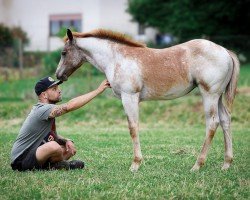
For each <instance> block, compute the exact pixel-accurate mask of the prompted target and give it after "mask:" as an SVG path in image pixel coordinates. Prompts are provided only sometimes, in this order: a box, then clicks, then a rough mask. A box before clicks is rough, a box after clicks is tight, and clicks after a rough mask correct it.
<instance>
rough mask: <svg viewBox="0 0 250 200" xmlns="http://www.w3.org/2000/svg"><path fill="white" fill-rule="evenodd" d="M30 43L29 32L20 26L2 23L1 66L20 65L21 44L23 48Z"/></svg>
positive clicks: (0, 29)
mask: <svg viewBox="0 0 250 200" xmlns="http://www.w3.org/2000/svg"><path fill="white" fill-rule="evenodd" d="M20 41H21V43H20ZM28 43H29V39H28V37H27V33H26V32H25V31H23V30H22V29H21V28H20V27H17V26H16V27H12V28H9V27H7V26H5V25H4V24H0V51H1V54H0V66H15V67H16V66H18V62H19V61H18V51H19V47H20V44H21V45H22V46H21V48H23V47H24V46H25V45H27V44H28ZM19 53H20V52H19Z"/></svg>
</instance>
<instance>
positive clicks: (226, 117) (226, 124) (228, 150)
mask: <svg viewBox="0 0 250 200" xmlns="http://www.w3.org/2000/svg"><path fill="white" fill-rule="evenodd" d="M219 116H220V125H221V127H222V130H223V134H224V142H225V160H224V164H223V166H222V169H228V168H229V167H230V165H231V163H232V161H233V147H232V136H231V130H230V125H231V115H230V113H229V112H228V110H227V108H226V107H225V106H224V105H223V102H222V96H221V97H220V99H219Z"/></svg>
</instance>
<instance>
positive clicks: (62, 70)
mask: <svg viewBox="0 0 250 200" xmlns="http://www.w3.org/2000/svg"><path fill="white" fill-rule="evenodd" d="M67 36H68V40H67V42H66V43H65V46H64V48H63V50H62V53H61V59H60V62H59V64H58V67H57V69H56V77H57V78H58V79H59V80H61V81H66V80H67V79H68V77H69V76H70V75H71V74H72V73H73V72H74V71H75V70H77V69H78V68H79V67H80V66H81V65H82V64H83V62H85V61H86V58H85V56H84V53H83V50H82V49H81V48H80V47H78V46H77V44H76V40H75V39H74V38H73V35H72V32H71V31H70V30H69V29H68V30H67Z"/></svg>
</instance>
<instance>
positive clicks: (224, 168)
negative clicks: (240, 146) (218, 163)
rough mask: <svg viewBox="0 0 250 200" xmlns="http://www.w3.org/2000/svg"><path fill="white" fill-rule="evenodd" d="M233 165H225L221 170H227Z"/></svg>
mask: <svg viewBox="0 0 250 200" xmlns="http://www.w3.org/2000/svg"><path fill="white" fill-rule="evenodd" d="M230 164H231V163H224V164H223V166H222V168H221V170H227V169H228V168H229V167H230Z"/></svg>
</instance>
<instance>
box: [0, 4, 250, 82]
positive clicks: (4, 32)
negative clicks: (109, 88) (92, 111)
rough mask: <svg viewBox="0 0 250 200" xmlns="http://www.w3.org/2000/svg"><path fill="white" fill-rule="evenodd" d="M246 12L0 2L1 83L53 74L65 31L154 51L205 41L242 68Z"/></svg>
mask: <svg viewBox="0 0 250 200" xmlns="http://www.w3.org/2000/svg"><path fill="white" fill-rule="evenodd" d="M249 7H250V1H249V0H239V1H232V0H220V1H215V0H211V1H204V0H199V1H198V0H185V1H183V0H71V1H68V0H0V50H1V54H0V74H1V75H0V76H1V77H0V81H7V80H10V79H16V78H23V77H25V78H27V76H41V74H50V73H52V74H53V73H54V71H55V69H56V66H57V63H58V61H59V57H60V48H61V47H62V46H63V42H62V37H63V36H64V35H65V29H66V28H71V29H72V30H74V31H78V32H88V31H91V30H93V29H97V28H105V29H110V30H114V31H119V32H122V33H124V34H126V35H128V36H130V37H132V38H134V39H135V40H140V41H143V42H145V43H147V45H148V46H149V47H154V48H164V47H168V46H172V45H175V44H178V43H181V42H185V41H188V40H190V39H194V38H206V39H209V40H211V41H214V42H216V43H218V44H221V45H223V46H224V47H226V48H228V49H232V50H233V51H235V52H236V53H237V54H238V56H239V58H240V60H241V63H242V64H244V63H247V62H249V57H250V56H249V55H250V53H249V52H250V40H249V39H250V37H249V36H250V12H249ZM92 71H93V72H91V74H92V73H94V74H96V73H98V72H95V70H94V69H93V70H92Z"/></svg>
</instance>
